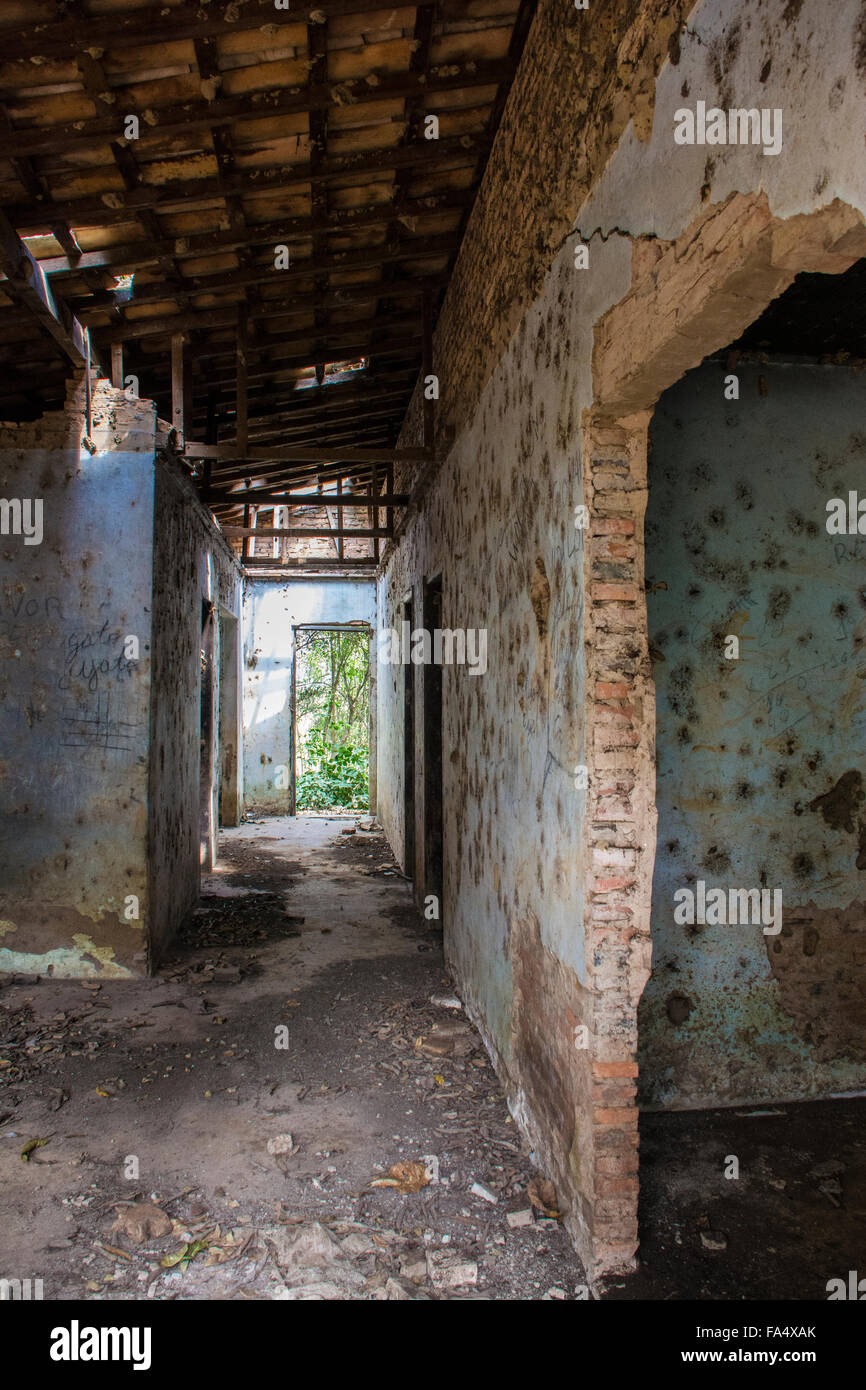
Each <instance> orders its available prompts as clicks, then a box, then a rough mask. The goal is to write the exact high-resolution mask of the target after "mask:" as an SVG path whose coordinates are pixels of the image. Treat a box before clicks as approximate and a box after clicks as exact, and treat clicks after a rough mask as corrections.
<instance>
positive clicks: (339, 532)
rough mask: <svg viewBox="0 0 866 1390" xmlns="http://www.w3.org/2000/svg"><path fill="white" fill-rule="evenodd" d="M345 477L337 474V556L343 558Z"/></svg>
mask: <svg viewBox="0 0 866 1390" xmlns="http://www.w3.org/2000/svg"><path fill="white" fill-rule="evenodd" d="M342 496H343V479H342V477H341V475H340V474H339V473H338V474H337V558H338V559H340V560H342V559H343V558H344V556H343V504H342V502H341V500H340V499H341V498H342Z"/></svg>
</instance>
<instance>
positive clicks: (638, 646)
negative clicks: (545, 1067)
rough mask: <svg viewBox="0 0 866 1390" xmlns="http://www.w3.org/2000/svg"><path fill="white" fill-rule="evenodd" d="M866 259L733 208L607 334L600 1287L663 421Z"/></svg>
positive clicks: (634, 939) (839, 238) (645, 891)
mask: <svg viewBox="0 0 866 1390" xmlns="http://www.w3.org/2000/svg"><path fill="white" fill-rule="evenodd" d="M864 255H866V224H864V221H863V218H862V216H861V215H860V213H858V212H857V211H856V210H854V209H853V208H851V207H850V206H849V205H847V204H845V203H842V202H840V201H839V200H838V199H837V200H836V201H834V202H833V203H831V204H829V205H828V206H827V207H825V208H822V209H821V210H820V211H818V212H815V213H811V214H803V215H799V216H796V217H792V218H789V219H787V220H782V219H779V218H775V217H774V216H773V215H772V213H771V211H770V209H769V206H768V203H767V199H766V196H765V195H764V194H763V193H761V194H739V193H737V194H733V195H732V196H731V197H730V198H729V199H727V201H726V202H725V203H723V204H720V205H717V206H714V207H710V208H708V209H707V210H706V211H705V212H704V213H702V214H701V215H700V216H699V217H698V218H697V219H696V220H695V221H694V222H693V223H692V224H691V226H690V227H689V228H688V229H687V230H686V231H685V232H684V233H683V234H682V236H680V237H679V238H678V239H677V240H676V241H675V242H669V243H663V242H658V241H642V242H636V243H635V245H634V250H633V259H632V287H631V289H630V291H629V293H628V294H627V295H626V296H625V298H623V299H622V300H620V302H619V303H618V304H616V305H614V306H613V308H611V309H610V310H609V311H608V312H607V313H606V314H605V315H604V317H603V318H602V319H600V321H599V322H598V324H597V325H596V328H595V341H594V350H593V406H592V408H591V409H590V410H588V411H586V412H585V414H584V418H583V422H582V459H583V489H584V493H583V497H584V503H585V505H586V507H587V508H588V512H589V518H590V520H589V529H588V542H587V545H586V547H585V551H584V581H585V592H586V595H587V605H586V626H585V639H584V640H585V645H586V663H587V689H588V690H589V691H591V692H592V695H591V699H590V703H589V707H588V710H587V735H586V738H587V749H588V755H587V757H588V772H589V788H590V791H589V800H588V803H587V816H586V819H585V822H584V828H583V834H584V842H583V852H584V863H585V864H586V865H587V881H586V899H585V900H586V902H587V904H588V912H587V918H586V924H585V925H586V935H587V941H586V957H587V961H588V962H589V970H590V982H591V989H592V996H593V1026H592V1030H591V1032H592V1053H591V1061H592V1083H593V1086H592V1094H593V1115H592V1145H591V1151H592V1176H591V1191H590V1192H586V1190H584V1194H583V1195H584V1197H585V1198H586V1199H588V1200H587V1201H586V1203H585V1208H584V1209H586V1208H587V1207H588V1208H589V1210H590V1211H591V1213H592V1218H591V1219H592V1256H593V1258H592V1264H593V1273H595V1274H598V1273H601V1272H607V1271H612V1270H616V1269H624V1268H629V1267H631V1266H633V1264H634V1255H635V1252H636V1249H637V1244H638V1231H637V1204H638V1157H637V1146H638V1129H637V1126H638V1111H637V1104H636V1092H637V1086H636V1081H637V1074H638V1066H637V1007H638V1003H639V1000H640V996H641V994H642V992H643V989H644V986H645V985H646V982H647V980H648V979H649V973H650V959H651V951H652V942H651V936H650V909H651V894H652V878H653V866H654V859H655V842H656V810H655V687H654V683H653V679H652V668H651V664H650V659H649V650H648V633H647V612H646V601H645V593H644V539H643V521H644V513H645V510H646V501H647V439H648V432H649V425H650V421H651V419H652V413H653V408H654V406H655V403H656V401H657V400H658V399H659V397H660V395H661V394H662V392H664V391H666V390H667V389H668V387H669V386H672V385H673V384H674V382H676V381H678V380H679V378H680V377H681V376H683V375H684V373H685V372H687V371H689V370H691V368H693V367H696V366H697V365H698V364H699V363H700V362H701V361H702V360H703V358H705V357H706V356H707V355H708V354H709V353H712V352H715V351H718V350H719V349H720V348H723V347H725V346H727V344H728V343H730V342H732V341H734V340H735V339H736V338H738V337H739V336H740V334H741V333H743V331H744V330H745V329H746V328H747V327H748V325H749V324H750V323H752V322H753V321H754V319H756V318H757V317H758V316H759V314H761V313H762V312H763V310H764V309H765V308H766V306H767V305H768V304H769V303H770V302H771V300H773V299H775V298H776V297H777V296H778V295H780V294H781V293H782V292H783V291H784V290H785V289H787V287H788V286H789V285H790V284H791V282H792V281H793V279H794V277H795V276H796V275H797V274H799V273H800V272H801V271H811V272H815V271H819V272H825V273H831V274H838V273H841V272H842V271H845V270H847V269H848V268H849V267H850V266H851V265H853V264H854V262H855V261H857V260H859V259H860V258H861V257H862V256H864ZM585 1171H586V1170H584V1172H585ZM586 1176H588V1175H586Z"/></svg>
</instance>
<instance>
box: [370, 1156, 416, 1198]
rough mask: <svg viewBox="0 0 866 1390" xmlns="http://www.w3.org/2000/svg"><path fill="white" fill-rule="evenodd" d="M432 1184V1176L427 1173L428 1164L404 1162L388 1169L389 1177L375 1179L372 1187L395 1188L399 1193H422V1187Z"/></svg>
mask: <svg viewBox="0 0 866 1390" xmlns="http://www.w3.org/2000/svg"><path fill="white" fill-rule="evenodd" d="M429 1182H430V1175H429V1173H428V1172H427V1165H426V1163H418V1162H411V1161H408V1160H407V1161H404V1162H401V1163H395V1164H394V1165H393V1166H392V1167H391V1168H389V1169H388V1175H387V1177H384V1178H374V1179H373V1181H372V1182H371V1183H370V1186H371V1187H395V1188H396V1189H397V1191H398V1192H404V1193H406V1192H420V1191H421V1188H422V1187H427V1186H428V1184H429Z"/></svg>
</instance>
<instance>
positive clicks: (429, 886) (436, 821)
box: [419, 575, 443, 928]
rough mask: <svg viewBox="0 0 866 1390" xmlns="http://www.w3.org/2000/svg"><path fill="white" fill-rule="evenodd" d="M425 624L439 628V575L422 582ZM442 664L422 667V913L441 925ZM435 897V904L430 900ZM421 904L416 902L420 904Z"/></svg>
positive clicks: (432, 630) (433, 629)
mask: <svg viewBox="0 0 866 1390" xmlns="http://www.w3.org/2000/svg"><path fill="white" fill-rule="evenodd" d="M424 627H425V629H426V631H427V632H437V631H440V630H441V628H442V578H441V575H440V576H438V577H437V578H436V579H431V580H430V581H429V583H427V584H425V585H424ZM442 873H443V865H442V667H441V665H440V664H439V662H436V661H433V662H428V664H427V665H426V666H425V667H424V898H425V903H424V904H423V905H424V908H425V914H426V912H427V910H428V908H429V909H430V910H431V911H433V910H435V919H432V920H436V921H438V923H439V926H440V928H441V927H442V925H443V919H442V887H443V885H442ZM431 899H435V905H434V904H433V903H431V902H430V900H431ZM420 905H421V904H419V906H420Z"/></svg>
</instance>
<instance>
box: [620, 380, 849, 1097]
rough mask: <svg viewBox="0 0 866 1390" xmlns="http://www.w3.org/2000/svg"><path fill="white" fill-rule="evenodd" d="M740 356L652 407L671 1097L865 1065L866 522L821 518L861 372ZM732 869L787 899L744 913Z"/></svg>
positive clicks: (770, 1085)
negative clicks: (833, 522) (732, 372)
mask: <svg viewBox="0 0 866 1390" xmlns="http://www.w3.org/2000/svg"><path fill="white" fill-rule="evenodd" d="M726 370H727V369H726V367H725V366H724V365H723V364H722V363H721V362H718V363H716V362H712V363H709V362H708V363H705V364H703V365H702V366H701V367H699V368H697V369H696V370H695V371H693V372H691V373H690V374H689V375H688V376H687V377H685V378H684V379H683V380H682V381H681V382H679V383H677V385H676V386H674V387H672V388H671V390H669V391H668V392H667V393H666V394H665V395H664V396H663V397H662V398H661V401H660V403H659V406H658V408H657V410H656V414H655V418H654V421H653V425H652V454H651V460H650V470H649V505H648V510H647V523H646V539H647V567H646V568H647V604H648V619H649V633H650V641H651V643H652V647H651V653H652V657H653V671H654V677H655V681H656V689H657V765H658V779H657V793H656V797H657V805H658V812H659V822H658V850H657V855H656V864H655V876H654V882H653V905H652V934H653V967H652V976H651V979H650V981H649V984H648V985H647V988H646V991H645V993H644V996H643V1000H642V1002H641V1006H640V1016H639V1040H640V1077H641V1087H642V1098H643V1101H644V1103H646V1104H651V1105H660V1106H670V1107H674V1108H676V1107H686V1106H702V1105H704V1106H709V1105H713V1104H718V1103H732V1102H741V1101H744V1100H771V1099H776V1100H781V1099H786V1098H787V1099H795V1098H798V1097H806V1096H819V1095H827V1094H828V1093H830V1092H831V1091H840V1090H846V1089H855V1088H858V1087H862V1085H863V1084H864V1080H866V997H864V993H863V990H862V988H860V987H859V984H858V981H859V980H861V979H862V967H863V961H864V958H866V908H864V898H866V882H864V870H866V858H864V857H863V856H862V853H861V848H860V846H861V841H862V840H863V839H864V838H866V815H864V808H863V804H862V803H863V802H864V799H866V797H864V792H863V779H862V772H861V769H862V766H863V745H864V722H866V704H864V698H866V687H864V684H863V663H862V643H863V640H864V637H866V615H864V608H866V591H864V590H863V588H862V562H863V559H864V554H866V551H864V546H866V542H864V541H863V539H862V538H860V537H858V536H856V535H854V536H834V535H831V534H829V533H828V530H827V526H826V521H827V503H828V501H830V499H831V498H833V497H836V496H842V497H845V498H847V496H848V490H849V488H850V487H852V486H854V484H855V481H856V479H857V478H858V477H862V476H863V467H864V462H866V436H864V433H863V429H862V420H863V407H864V389H866V388H864V381H863V378H862V376H858V374H857V373H856V372H854V371H853V370H852V369H850V368H847V367H842V366H817V365H816V366H810V365H806V364H803V365H791V364H786V363H781V362H779V363H773V362H772V361H771V362H770V363H769V364H766V365H761V366H760V367H749V366H746V365H741V366H739V367H738V369H737V370H738V373H739V380H740V399H739V400H737V401H730V400H725V398H724V390H723V383H724V378H725V373H726ZM701 885H703V887H701ZM714 888H721V889H723V890H724V895H725V896H724V905H722V899H721V897H720V898H718V899H716V900H715V904H716V905H715V906H714V907H713V908H712V909H709V910H708V909H707V907H706V903H707V898H706V895H707V894H708V893H709V892H710V890H711V889H714ZM686 889H687V890H689V891H690V893H692V894H694V912H693V914H691V909H690V899H689V898H688V897H686V896H681V897H679V898H675V895H676V894H678V893H680V891H681V890H686ZM731 890H749V891H750V892H751V891H752V890H758V891H760V890H765V892H766V898H765V899H764V900H763V906H764V907H765V908H768V909H770V911H765V912H762V913H761V914H760V917H759V918H758V916H757V915H756V914H755V913H754V911H753V909H754V908H755V906H756V905H757V902H758V898H757V896H755V895H754V894H753V895H752V896H750V898H749V899H748V904H749V910H748V916H749V920H748V921H746V922H743V920H742V917H743V915H744V910H743V909H744V907H745V903H746V900H745V899H741V897H740V896H737V898H736V899H735V900H734V901H732V899H731ZM775 894H780V895H781V896H780V897H779V898H776V897H771V895H775ZM701 895H703V896H701ZM701 902H703V903H704V905H705V907H704V911H703V912H701V911H700V906H701ZM775 903H778V904H780V906H781V913H780V916H779V918H778V921H776V919H775V918H774V917H773V916H772V907H771V905H772V904H775ZM675 912H676V916H675ZM690 915H693V916H694V920H688V919H689V916H690ZM717 915H718V916H719V917H720V920H714V919H715V918H716V916H717ZM734 916H736V917H737V920H736V921H732V920H731V918H732V917H734ZM677 917H679V920H677ZM701 917H703V918H704V919H705V920H703V921H702V920H700V919H701ZM684 919H685V920H684Z"/></svg>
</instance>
